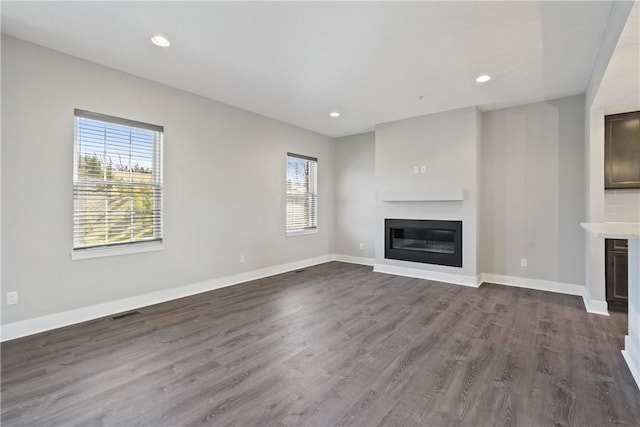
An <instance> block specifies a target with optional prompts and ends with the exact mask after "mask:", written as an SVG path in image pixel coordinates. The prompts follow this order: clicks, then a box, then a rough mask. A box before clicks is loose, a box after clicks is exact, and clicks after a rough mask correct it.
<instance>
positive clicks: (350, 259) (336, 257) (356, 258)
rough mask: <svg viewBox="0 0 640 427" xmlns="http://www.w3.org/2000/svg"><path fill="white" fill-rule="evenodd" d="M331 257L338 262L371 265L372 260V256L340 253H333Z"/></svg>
mask: <svg viewBox="0 0 640 427" xmlns="http://www.w3.org/2000/svg"><path fill="white" fill-rule="evenodd" d="M333 259H334V260H336V261H340V262H348V263H351V264H361V265H370V266H373V264H374V260H373V258H364V257H359V256H351V255H340V254H335V255H334V256H333Z"/></svg>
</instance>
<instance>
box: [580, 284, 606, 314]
mask: <svg viewBox="0 0 640 427" xmlns="http://www.w3.org/2000/svg"><path fill="white" fill-rule="evenodd" d="M587 293H588V292H587V290H586V288H585V291H584V295H582V301H583V302H584V308H585V309H586V310H587V312H588V313H593V314H600V315H602V316H608V315H609V305H608V304H607V302H606V301H598V300H595V299H591V298H589V296H588V295H587Z"/></svg>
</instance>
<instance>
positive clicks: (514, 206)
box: [480, 96, 586, 285]
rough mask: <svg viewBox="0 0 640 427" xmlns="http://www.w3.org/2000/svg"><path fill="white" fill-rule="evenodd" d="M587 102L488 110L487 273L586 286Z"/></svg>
mask: <svg viewBox="0 0 640 427" xmlns="http://www.w3.org/2000/svg"><path fill="white" fill-rule="evenodd" d="M584 102H585V101H584V96H574V97H570V98H562V99H557V100H553V101H548V102H541V103H536V104H528V105H524V106H519V107H512V108H506V109H502V110H496V111H490V112H486V113H483V114H482V143H481V150H480V153H481V155H480V159H481V168H480V169H481V176H482V178H481V192H480V211H481V214H480V217H481V226H480V240H481V242H482V249H481V251H480V254H481V255H480V264H481V270H482V271H483V272H484V273H493V274H501V275H508V276H518V277H526V278H532V279H540V280H549V281H557V282H563V283H571V284H579V285H584V277H585V264H584V239H585V235H584V230H582V229H581V227H580V222H581V221H584V216H585V212H584V203H585V202H584V197H585V194H584V188H585V180H586V176H585V167H584V129H585V127H584V126H585V124H584V108H585V107H584ZM521 258H527V261H528V266H527V267H521V266H520V259H521Z"/></svg>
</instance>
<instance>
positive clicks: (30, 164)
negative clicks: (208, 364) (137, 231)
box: [1, 36, 334, 324]
mask: <svg viewBox="0 0 640 427" xmlns="http://www.w3.org/2000/svg"><path fill="white" fill-rule="evenodd" d="M2 107H3V108H2V124H3V126H2V169H1V170H2V285H3V294H6V292H7V291H9V290H17V291H19V292H20V302H19V304H18V305H13V306H6V305H5V301H4V295H3V296H2V303H3V307H2V323H3V324H6V323H9V322H15V321H19V320H24V319H29V318H33V317H36V316H43V315H47V314H52V313H56V312H61V311H65V310H70V309H74V308H79V307H85V306H90V305H93V304H98V303H102V302H107V301H112V300H116V299H120V298H126V297H130V296H136V295H141V294H145V293H148V292H152V291H157V290H162V289H167V288H171V287H177V286H181V285H187V284H192V283H195V282H199V281H203V280H207V279H212V278H217V277H223V276H227V275H230V274H235V273H240V272H243V271H250V270H254V269H258V268H263V267H267V266H274V265H279V264H283V263H287V262H292V261H296V260H301V259H306V258H311V257H317V256H323V255H326V254H329V253H332V252H333V247H332V246H331V245H332V236H333V227H334V224H333V222H334V206H333V200H334V199H333V186H334V184H333V176H334V170H333V159H334V153H333V142H332V140H331V139H330V138H328V137H325V136H322V135H318V134H315V133H312V132H309V131H306V130H303V129H300V128H296V127H293V126H290V125H287V124H284V123H281V122H278V121H275V120H271V119H268V118H265V117H262V116H258V115H256V114H252V113H249V112H247V111H243V110H239V109H236V108H233V107H230V106H227V105H224V104H221V103H218V102H214V101H211V100H209V99H206V98H202V97H199V96H196V95H193V94H190V93H186V92H183V91H179V90H176V89H172V88H169V87H167V86H163V85H160V84H157V83H154V82H151V81H148V80H145V79H141V78H137V77H134V76H131V75H129V74H125V73H122V72H118V71H115V70H113V69H109V68H106V67H103V66H99V65H96V64H93V63H90V62H86V61H83V60H80V59H77V58H73V57H71V56H67V55H64V54H61V53H58V52H55V51H52V50H48V49H45V48H42V47H39V46H36V45H33V44H29V43H26V42H23V41H19V40H17V39H13V38H10V37H6V36H3V37H2ZM74 108H80V109H84V110H89V111H95V112H99V113H104V114H109V115H114V116H119V117H125V118H129V119H133V120H139V121H143V122H149V123H155V124H159V125H163V126H164V128H165V194H164V207H165V211H164V238H165V244H166V250H165V251H162V252H151V253H143V254H135V255H125V256H116V257H107V258H99V259H88V260H76V261H71V259H70V251H71V248H72V233H71V226H72V206H73V196H72V154H73V123H74V121H73V109H74ZM287 151H292V152H296V153H301V154H307V155H310V156H315V157H317V158H318V159H319V172H318V173H319V186H318V191H319V220H318V224H319V233H318V234H315V235H307V236H297V237H285V227H284V222H285V219H284V217H285V167H286V153H287ZM240 254H244V255H245V257H246V262H245V263H243V264H241V263H240V261H239V256H240Z"/></svg>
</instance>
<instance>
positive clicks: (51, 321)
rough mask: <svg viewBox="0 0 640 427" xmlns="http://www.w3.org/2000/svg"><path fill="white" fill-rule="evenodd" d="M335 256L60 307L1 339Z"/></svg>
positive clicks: (10, 328) (0, 333)
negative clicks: (58, 311)
mask: <svg viewBox="0 0 640 427" xmlns="http://www.w3.org/2000/svg"><path fill="white" fill-rule="evenodd" d="M335 259H336V256H335V255H331V254H330V255H324V256H319V257H315V258H309V259H305V260H301V261H295V262H290V263H287V264H280V265H276V266H272V267H266V268H261V269H259V270H252V271H247V272H244V273H239V274H234V275H231V276H225V277H219V278H216V279H211V280H206V281H203V282H198V283H194V284H191V285H186V286H180V287H176V288H170V289H163V290H161V291H156V292H151V293H148V294H143V295H138V296H134V297H130V298H123V299H119V300H115V301H110V302H106V303H102V304H96V305H92V306H88V307H83V308H78V309H75V310H69V311H63V312H60V313H55V314H49V315H46V316H42V317H36V318H33V319H28V320H22V321H19V322H13V323H7V324H6V325H2V327H1V328H0V341H1V342H4V341H9V340H12V339H16V338H20V337H24V336H27V335H33V334H37V333H40V332H45V331H49V330H51V329H57V328H62V327H64V326H69V325H73V324H76V323H81V322H86V321H88V320H94V319H99V318H101V317H105V316H110V315H112V314H116V313H122V312H124V311H129V310H134V309H138V308H141V307H146V306H148V305H153V304H159V303H161V302H167V301H171V300H174V299H178V298H184V297H188V296H191V295H195V294H199V293H202V292H208V291H212V290H214V289H220V288H225V287H228V286H233V285H237V284H240V283H244V282H249V281H252V280H258V279H262V278H264V277H269V276H274V275H276V274H281V273H286V272H288V271H293V270H298V269H300V268H305V267H311V266H313V265H317V264H323V263H325V262H329V261H333V260H335Z"/></svg>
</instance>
